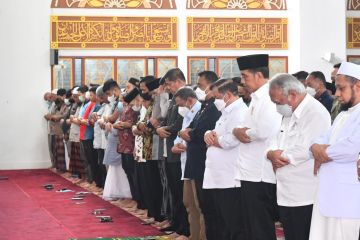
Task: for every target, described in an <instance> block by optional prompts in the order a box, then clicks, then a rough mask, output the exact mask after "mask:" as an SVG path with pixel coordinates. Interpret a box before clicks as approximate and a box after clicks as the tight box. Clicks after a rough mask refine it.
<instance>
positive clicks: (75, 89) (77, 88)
mask: <svg viewBox="0 0 360 240" xmlns="http://www.w3.org/2000/svg"><path fill="white" fill-rule="evenodd" d="M78 90H79V87H76V88H74V89H73V90H72V92H71V93H72V94H79V91H78Z"/></svg>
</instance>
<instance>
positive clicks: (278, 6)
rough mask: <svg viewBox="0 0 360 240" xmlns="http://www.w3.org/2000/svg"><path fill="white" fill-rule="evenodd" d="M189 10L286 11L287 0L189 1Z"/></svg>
mask: <svg viewBox="0 0 360 240" xmlns="http://www.w3.org/2000/svg"><path fill="white" fill-rule="evenodd" d="M186 7H187V9H219V10H220V9H225V10H239V9H240V10H286V0H187V6H186Z"/></svg>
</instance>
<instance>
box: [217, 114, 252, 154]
mask: <svg viewBox="0 0 360 240" xmlns="http://www.w3.org/2000/svg"><path fill="white" fill-rule="evenodd" d="M245 113H246V111H245V109H244V111H241V112H239V114H236V117H235V119H231V121H230V122H226V123H225V124H227V126H226V132H225V133H224V134H223V135H222V136H219V145H220V146H221V148H223V149H232V148H235V147H237V146H239V144H240V141H239V140H238V139H237V138H236V137H235V136H234V134H233V130H234V128H236V126H237V125H239V123H241V122H242V121H243V119H244V115H245Z"/></svg>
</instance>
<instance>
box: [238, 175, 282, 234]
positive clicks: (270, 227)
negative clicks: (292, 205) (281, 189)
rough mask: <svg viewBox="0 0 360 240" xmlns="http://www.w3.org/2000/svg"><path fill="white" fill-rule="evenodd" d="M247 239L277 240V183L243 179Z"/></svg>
mask: <svg viewBox="0 0 360 240" xmlns="http://www.w3.org/2000/svg"><path fill="white" fill-rule="evenodd" d="M241 202H242V209H241V213H242V214H243V216H244V219H243V221H244V225H245V234H246V238H245V239H246V240H276V234H275V218H276V215H277V214H276V211H277V205H276V185H275V184H270V183H264V182H248V181H241Z"/></svg>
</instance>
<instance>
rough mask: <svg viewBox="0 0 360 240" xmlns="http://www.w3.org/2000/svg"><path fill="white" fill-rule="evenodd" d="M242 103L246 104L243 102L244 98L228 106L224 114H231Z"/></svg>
mask: <svg viewBox="0 0 360 240" xmlns="http://www.w3.org/2000/svg"><path fill="white" fill-rule="evenodd" d="M241 103H244V101H243V100H242V98H239V99H238V100H236V101H235V102H233V103H231V104H230V105H229V106H227V107H226V108H225V109H224V110H223V112H224V113H230V112H231V111H232V110H233V109H234V108H235V107H237V106H239V105H240V104H241Z"/></svg>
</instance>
